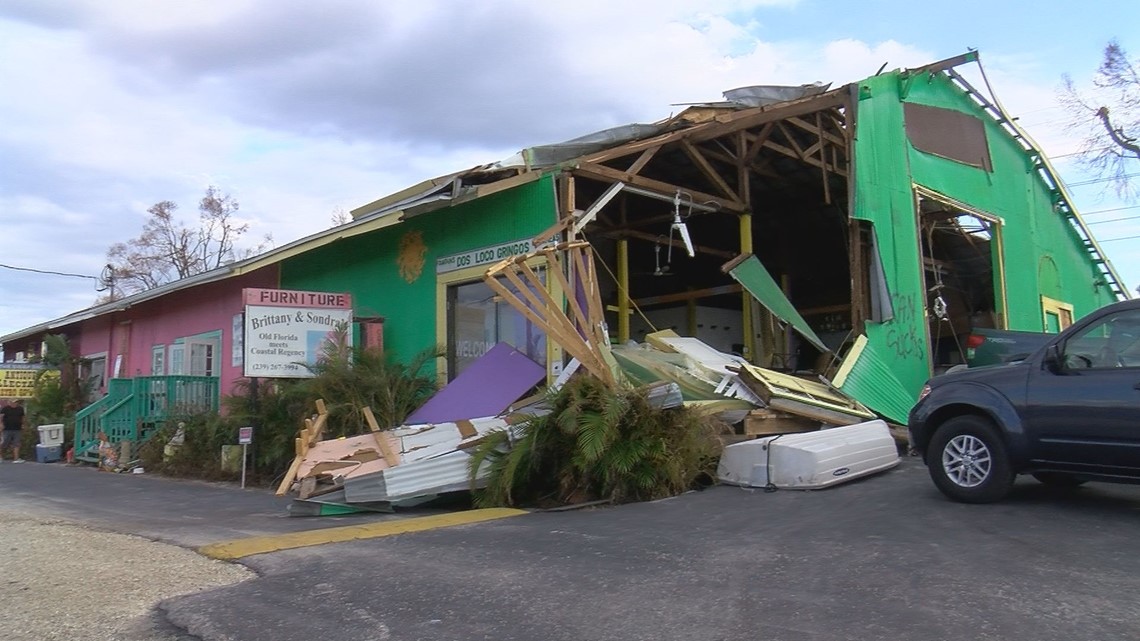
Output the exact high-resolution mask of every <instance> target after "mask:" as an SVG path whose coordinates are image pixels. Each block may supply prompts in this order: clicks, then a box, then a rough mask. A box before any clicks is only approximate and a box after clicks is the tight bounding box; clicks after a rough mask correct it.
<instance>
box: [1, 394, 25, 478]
mask: <svg viewBox="0 0 1140 641" xmlns="http://www.w3.org/2000/svg"><path fill="white" fill-rule="evenodd" d="M0 423H3V427H4V429H3V431H0V460H3V459H4V450H5V448H8V447H11V448H12V462H13V463H23V462H24V459H22V458H20V436H21V434H22V433H23V429H24V401H23V400H22V399H16V402H15V403H12V404H10V405H5V406H4V407H0Z"/></svg>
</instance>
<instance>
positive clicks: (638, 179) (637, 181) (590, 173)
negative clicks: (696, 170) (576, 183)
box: [573, 162, 745, 212]
mask: <svg viewBox="0 0 1140 641" xmlns="http://www.w3.org/2000/svg"><path fill="white" fill-rule="evenodd" d="M573 172H574V174H576V175H578V176H582V177H584V178H591V179H594V180H600V181H602V182H609V183H612V182H617V181H621V182H624V183H626V184H629V185H634V186H636V187H641V188H643V189H648V190H650V191H654V192H657V193H660V194H661V195H662V196H668V197H672V196H673V194H675V193H676V192H677V190H678V189H680V190H681V191H685V192H688V193H689V194H691V195H692V197H693V200H695V201H700V202H709V203H716V205H717V206H719V207H720V208H721V209H725V210H727V211H734V212H742V211H744V210H745V207H744V203H742V202H739V201H738V200H735V199H729V198H724V197H721V196H714V195H712V194H708V193H705V192H703V191H697V190H695V189H690V188H688V187H681V186H679V185H673V184H670V183H667V182H664V181H661V180H654V179H652V178H646V177H644V176H633V175H630V174H628V173H626V172H623V171H620V170H617V169H612V168H610V167H606V166H605V165H596V164H593V163H585V162H584V163H580V164H579V165H578V166H576V167H574V168H573Z"/></svg>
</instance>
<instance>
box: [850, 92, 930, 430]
mask: <svg viewBox="0 0 1140 641" xmlns="http://www.w3.org/2000/svg"><path fill="white" fill-rule="evenodd" d="M902 113H903V112H902V102H901V101H900V100H899V76H898V74H884V75H881V76H876V77H873V78H868V79H867V80H864V81H863V82H860V83H859V85H858V102H857V106H856V116H855V118H856V120H855V149H854V153H853V166H854V174H855V175H854V181H855V200H854V204H853V215H854V216H855V217H856V218H859V219H862V220H868V221H870V222H871V223H872V224H873V226H874V232H875V237H876V242H877V243H878V247H879V256H880V258H881V260H882V264H883V274H884V278H885V279H886V283H887V289H888V290H889V291H890V294H891V308H892V310H893V317H892V318H891V319H889V320H886V321H884V322H883V323H873V322H868V323H867V325H868V327H867V338H868V341H869V343H870V345H871V346H872V350H871V352H869V353H872V354H874V355H877V356H878V357H879V358H880V359H881V360H882V363H881V369H882V370H883V371H890V372H892V373H893V376H894V378H896V379H897V380H898V383H899V384H901V385H902V386H903V388H905V389H906V390H907V391H909V392H910V394H911V398H910V400H911V401H913V399H914V398H917V396H918V390H919V389H920V388H921V387H922V384H923V383H924V382H925V381H926V379H927V378H929V376H930V364H929V359H928V353H927V351H928V346H927V338H926V320H925V316H924V311H923V309H924V308H923V306H924V302H925V296H924V286H923V282H922V265H921V261H920V258H919V247H918V230H917V221H916V219H915V212H914V194H913V189H912V186H911V179H910V166H909V157H908V155H907V149H908V148H909V143H908V142H907V139H906V132H905V131H904V130H903V117H902ZM856 380H857V379H856V378H853V379H852V383H854V382H855V381H856ZM840 387H841V389H842V388H843V386H840ZM865 387H866V389H867V390H868V391H865V392H864V393H863V394H862V395H861V396H859V397H858V398H859V401H860V402H862V403H863V404H864V405H867V406H869V407H871V408H872V409H875V410H876V411H879V412H883V411H884V408H893V407H895V406H896V405H897V404H898V400H897V399H895V398H894V396H895V395H897V394H896V393H895V392H894V390H897V389H898V385H892V386H886V385H884V386H881V387H878V388H876V387H875V386H872V385H865ZM876 389H878V390H880V391H881V393H880V392H874V393H872V391H873V390H876ZM844 391H847V390H846V389H845V390H844ZM860 391H864V390H862V389H861V390H860ZM877 395H881V396H882V398H878V397H877ZM889 415H890V414H888V416H889ZM896 420H897V419H896Z"/></svg>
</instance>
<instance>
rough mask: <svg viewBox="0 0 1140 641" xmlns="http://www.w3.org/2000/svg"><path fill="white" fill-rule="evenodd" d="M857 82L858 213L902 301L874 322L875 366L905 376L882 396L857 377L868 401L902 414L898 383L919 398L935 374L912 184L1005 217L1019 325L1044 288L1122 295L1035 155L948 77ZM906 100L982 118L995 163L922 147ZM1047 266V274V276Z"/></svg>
mask: <svg viewBox="0 0 1140 641" xmlns="http://www.w3.org/2000/svg"><path fill="white" fill-rule="evenodd" d="M856 91H857V97H858V100H857V106H856V117H855V144H854V152H853V165H854V194H855V195H854V203H853V215H854V217H855V218H859V219H862V220H867V221H870V222H871V223H873V225H874V230H875V234H876V238H877V241H878V243H879V248H880V256H881V259H882V263H883V268H884V272H885V278H886V281H887V286H888V289H889V290H890V293H891V303H892V306H893V310H894V317H893V318H891V319H889V320H886V321H884V322H882V323H868V327H867V332H866V334H867V338H868V341H869V346H870V349H869V350H868V351H867V353H866V358H873V359H874V360H876V361H877V362H876V363H875V368H873V369H877V370H881V371H889V372H891V373H892V378H894V379H897V382H898V384H895V383H894V381H891V383H892V385H883V386H881V389H882V390H883V391H882V394H881V396H882V398H878V399H876V398H874V396H875V393H874V391H873V390H874V389H875V386H873V385H869V384H867V381H859V383H860V385H861V390H860V391H861V392H863V395H862V396H859V400H860V401H862V402H864V403H865V404H867V405H869V406H871V407H873V408H875V409H879V410H880V411H882V409H880V408H891V410H892V411H891V412H890V415H897V414H898V411H897V408H898V407H899V404H898V399H895V398H893V396H897V394H898V389H899V385H900V384H901V386H902V388H903V389H905V390H907V392H908V393H909V394H910V395H911V398H910V401H911V402H913V400H914V398H916V397H917V394H918V391H919V389H920V388H921V386H922V384H923V382H924V381H925V380H926V379H927V378H928V377H929V376H930V362H929V361H930V356H929V354H928V353H927V351H928V345H927V329H926V326H927V322H926V318H925V311H924V309H925V300H926V293H925V291H924V284H923V281H922V274H923V269H922V265H921V257H920V255H919V242H918V237H917V229H916V227H917V220H916V212H915V208H914V194H913V186H914V185H919V186H922V187H925V188H927V189H930V190H932V191H935V192H938V193H940V194H943V195H945V196H947V197H949V198H951V199H953V200H956V201H958V202H961V203H963V204H965V205H967V206H968V207H971V208H973V209H976V210H978V211H980V212H984V213H988V214H992V215H994V216H998V217H1000V218H1001V219H1002V220H1003V223H1004V224H1003V225H1002V247H1003V250H1004V252H1003V258H1004V263H1005V283H1004V290H1005V293H1006V304H1007V308H1006V309H1004V310H1001V311H1003V312H1004V313H1005V314H1006V318H1007V323H1008V325H1009V327H1010V328H1011V329H1025V330H1036V331H1040V330H1041V329H1042V312H1041V299H1040V297H1041V295H1042V294H1044V295H1047V296H1050V297H1051V298H1057V299H1059V300H1062V301H1064V302H1067V303H1070V304H1072V305H1073V306H1074V314H1075V316H1077V317H1079V316H1082V315H1084V314H1087V313H1089V312H1090V311H1092V310H1094V309H1096V308H1098V307H1100V306H1102V305H1105V304H1108V303H1110V302H1112V301H1113V300H1114V297H1113V295H1112V293H1111V291H1109V289H1108V288H1107V287H1104V286H1100V287H1098V286H1095V285H1094V281H1095V279H1096V277H1095V274H1096V270H1095V266H1094V265H1093V263H1092V260H1091V258H1090V256H1089V255H1088V253H1087V252H1086V251H1085V250H1084V248H1083V246H1082V244H1081V242H1080V240H1079V237H1078V235H1077V233H1076V232H1075V230H1073V228H1072V226H1071V224H1070V223H1069V222H1068V220H1067V219H1066V218H1064V217H1063V216H1062V215H1060V214H1058V213H1056V212H1055V210H1054V208H1053V206H1052V204H1053V196H1052V194H1051V192H1050V191H1049V189H1048V188H1047V186H1046V184H1045V183H1044V181H1043V180H1042V179H1041V178H1040V176H1039V175H1038V174H1037V172H1036V171H1035V170H1034V168H1033V165H1032V163H1031V161H1030V158H1029V157H1028V156H1027V154H1026V153H1025V152H1024V151H1023V150H1022V148H1021V147H1020V145H1019V144H1018V143H1017V141H1015V140H1013V139H1012V138H1011V137H1010V136H1009V134H1008V133H1007V132H1006V131H1005V130H1004V129H1002V128H1001V126H1000V125H999V124H998V123H996V122H995V121H994V120H993V119H992V118H991V117H990V116H988V115H987V114H986V113H985V112H984V111H983V110H982V109H981V108H980V107H979V106H977V105H976V104H975V103H974V102H973V101H972V100H971V99H970V98H969V97H968V96H967V95H966V94H965V93H964V92H963V91H962V90H961V89H960V88H959V87H958V86H956V85H954V84H953V82H952V81H951V80H950V79H949V78H948V77H946V76H945V75H944V74H941V73H937V74H933V75H931V74H918V75H916V76H915V77H914V78H908V77H907V76H906V75H905V74H903V73H900V72H895V73H887V74H882V75H880V76H876V77H873V78H868V79H866V80H864V81H862V82H860V83H858V86H857V90H856ZM908 101H909V102H915V103H919V104H924V105H929V106H933V107H941V108H944V109H952V110H956V111H960V112H964V113H968V114H972V115H975V116H977V117H979V118H981V119H982V121H983V122H984V125H985V130H986V137H987V141H988V146H989V150H990V154H991V158H992V162H993V171H992V172H987V171H985V170H983V169H980V168H977V167H973V166H970V165H966V164H963V163H959V162H955V161H953V160H949V159H946V158H942V157H939V156H936V155H933V154H928V153H925V152H922V151H919V150H917V149H915V148H914V147H913V146H912V145H911V144H910V142H909V140H908V139H907V135H906V129H905V123H904V117H903V113H904V110H903V103H904V102H908ZM1043 257H1048V259H1049V260H1051V261H1052V262H1053V265H1054V266H1055V268H1056V269H1055V273H1056V274H1059V278H1057V277H1054V276H1052V275H1044V274H1043V272H1042V271H1041V269H1039V267H1040V265H1039V263H1040V261H1041V260H1042V258H1043ZM995 268H996V261H995ZM1043 276H1044V278H1045V280H1046V282H1041V279H1042V277H1043ZM1058 281H1059V282H1058ZM997 305H998V306H999V307H1000V306H1001V301H1000V300H999V301H997ZM860 360H864V359H860ZM867 371H870V370H867ZM854 382H855V381H854V379H853V380H852V383H853V384H854ZM892 389H893V390H895V391H893V392H891V391H889V390H892ZM868 390H870V391H868ZM892 418H895V419H896V420H898V418H901V417H897V416H892Z"/></svg>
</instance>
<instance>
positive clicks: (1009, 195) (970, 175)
mask: <svg viewBox="0 0 1140 641" xmlns="http://www.w3.org/2000/svg"><path fill="white" fill-rule="evenodd" d="M907 89H908V91H907V93H906V97H905V98H904V100H905V101H907V102H916V103H920V104H925V105H930V106H934V107H942V108H944V109H953V110H955V111H960V112H963V113H969V114H971V115H975V116H977V117H979V118H981V119H982V122H983V123H984V124H985V129H986V138H987V140H988V143H989V148H990V154H991V157H992V159H993V173H989V172H986V171H983V170H981V169H978V168H976V167H971V166H968V165H965V164H962V163H957V162H954V161H951V160H947V159H945V158H940V157H938V156H934V155H931V154H926V153H923V152H921V151H918V150H917V149H915V148H914V147H913V146H910V145H909V144H908V156H909V161H910V169H911V175H912V176H913V179H914V182H915V183H917V184H919V185H922V186H924V187H928V188H930V189H933V190H934V191H937V192H939V193H941V194H945V195H947V196H950V197H952V198H954V199H955V200H959V201H961V202H963V203H967V204H969V205H970V206H972V207H974V208H975V209H978V210H980V211H983V212H986V213H990V214H994V215H996V216H999V217H1001V218H1002V219H1003V221H1004V223H1005V224H1004V225H1003V239H1002V240H1003V247H1004V250H1005V260H1006V264H1007V269H1006V274H1005V280H1006V282H1005V285H1006V287H1005V291H1006V297H1007V303H1008V305H1009V309H1008V310H1006V312H1007V318H1008V322H1009V327H1010V329H1026V330H1038V331H1039V330H1040V329H1041V322H1042V321H1041V299H1040V297H1041V295H1042V294H1044V295H1046V296H1051V297H1056V298H1060V299H1061V300H1064V301H1065V302H1068V303H1071V304H1072V305H1073V307H1074V314H1075V316H1077V317H1080V316H1083V315H1085V314H1087V313H1089V312H1091V311H1093V310H1095V309H1097V308H1099V307H1101V306H1104V305H1107V304H1108V303H1111V302H1113V301H1114V300H1115V298H1114V297H1113V296H1112V294H1111V292H1110V291H1109V290H1108V289H1107V288H1105V287H1094V285H1093V283H1094V281H1095V280H1096V279H1097V276H1096V269H1095V267H1094V265H1093V264H1092V262H1091V261H1090V258H1089V255H1088V253H1087V252H1086V251H1085V250H1084V248H1083V246H1082V243H1081V241H1080V240H1079V238H1078V236H1077V234H1076V231H1075V230H1074V229H1073V228H1072V225H1071V224H1070V223H1069V221H1068V220H1067V219H1066V218H1065V217H1063V216H1061V215H1060V214H1058V213H1056V212H1055V211H1054V209H1053V197H1052V194H1051V193H1050V192H1049V189H1048V188H1047V186H1046V185H1045V183H1044V181H1042V180H1041V178H1040V176H1039V175H1038V174H1037V171H1036V170H1035V169H1034V167H1033V163H1032V161H1031V159H1030V158H1029V156H1028V155H1027V154H1026V153H1025V151H1024V150H1023V149H1022V147H1021V145H1020V144H1018V143H1017V141H1015V140H1013V139H1012V138H1011V137H1010V136H1009V134H1008V133H1007V132H1006V131H1005V130H1004V129H1002V127H1001V126H1000V125H999V124H998V123H997V122H995V121H994V120H993V119H992V118H990V117H989V116H988V115H987V114H986V113H985V112H984V111H983V110H982V109H981V108H980V107H978V106H977V105H976V103H974V101H973V100H971V99H970V98H969V96H967V95H966V94H965V92H963V91H962V90H961V89H960V88H959V87H957V86H956V85H954V84H953V83H952V82H951V80H950V79H949V78H947V77H946V76H945V75H942V74H936V75H934V76H933V77H929V78H928V77H926V76H922V77H920V78H917V79H915V80H914V81H913V82H911V83H910V84H909V85H907ZM1041 256H1050V257H1051V258H1052V259H1053V260H1054V262H1055V264H1056V266H1057V268H1058V271H1059V273H1060V274H1062V275H1064V276H1065V278H1063V279H1062V288H1063V289H1062V290H1061V291H1058V292H1056V294H1050V293H1049V292H1048V291H1046V290H1050V289H1053V287H1052V286H1053V285H1055V283H1042V282H1040V280H1039V277H1038V270H1037V269H1036V267H1037V263H1038V259H1039V257H1041Z"/></svg>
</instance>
